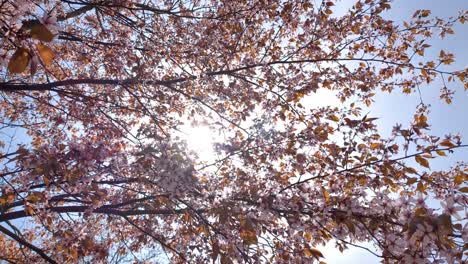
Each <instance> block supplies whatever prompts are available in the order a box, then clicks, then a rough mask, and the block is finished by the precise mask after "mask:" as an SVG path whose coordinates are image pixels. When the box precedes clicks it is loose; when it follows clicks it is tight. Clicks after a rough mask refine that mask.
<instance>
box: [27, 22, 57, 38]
mask: <svg viewBox="0 0 468 264" xmlns="http://www.w3.org/2000/svg"><path fill="white" fill-rule="evenodd" d="M31 37H32V38H35V39H38V40H42V41H46V42H51V41H52V39H54V34H52V32H50V31H49V29H47V27H46V26H44V25H43V24H41V23H35V24H34V25H32V26H31Z"/></svg>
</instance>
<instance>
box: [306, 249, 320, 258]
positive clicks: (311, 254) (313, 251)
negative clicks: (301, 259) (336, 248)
mask: <svg viewBox="0 0 468 264" xmlns="http://www.w3.org/2000/svg"><path fill="white" fill-rule="evenodd" d="M303 252H304V254H305V255H306V256H307V257H314V258H316V259H319V258H323V255H322V252H320V251H319V250H318V249H315V248H306V249H304V251H303Z"/></svg>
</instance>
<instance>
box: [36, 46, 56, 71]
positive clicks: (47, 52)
mask: <svg viewBox="0 0 468 264" xmlns="http://www.w3.org/2000/svg"><path fill="white" fill-rule="evenodd" d="M36 48H37V51H38V52H39V56H40V57H41V59H42V62H44V64H45V65H46V66H50V65H51V64H52V61H53V60H54V56H55V55H54V52H53V51H52V49H51V48H49V47H47V46H46V45H42V44H37V45H36Z"/></svg>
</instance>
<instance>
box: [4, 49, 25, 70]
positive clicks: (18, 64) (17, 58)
mask: <svg viewBox="0 0 468 264" xmlns="http://www.w3.org/2000/svg"><path fill="white" fill-rule="evenodd" d="M28 63H29V50H28V49H25V48H19V49H17V50H16V52H15V53H14V54H13V56H12V57H11V59H10V62H8V70H9V71H10V73H22V72H24V70H26V67H28Z"/></svg>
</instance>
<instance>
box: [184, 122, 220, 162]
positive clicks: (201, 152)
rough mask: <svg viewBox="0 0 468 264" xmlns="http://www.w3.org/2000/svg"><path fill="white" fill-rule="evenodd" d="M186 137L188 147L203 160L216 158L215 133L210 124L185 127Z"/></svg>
mask: <svg viewBox="0 0 468 264" xmlns="http://www.w3.org/2000/svg"><path fill="white" fill-rule="evenodd" d="M184 138H185V140H186V142H187V147H188V149H189V150H191V151H193V152H195V153H196V154H197V156H198V158H199V159H201V160H202V161H210V160H213V159H214V158H215V152H214V148H213V143H214V142H215V133H214V132H213V131H212V130H211V129H210V128H209V127H208V126H203V125H199V126H188V127H187V128H186V129H184Z"/></svg>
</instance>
